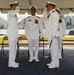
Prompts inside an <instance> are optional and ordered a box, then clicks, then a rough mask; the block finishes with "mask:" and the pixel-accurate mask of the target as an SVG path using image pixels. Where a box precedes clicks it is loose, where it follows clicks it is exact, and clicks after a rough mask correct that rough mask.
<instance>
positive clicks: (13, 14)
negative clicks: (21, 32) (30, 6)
mask: <svg viewBox="0 0 74 75" xmlns="http://www.w3.org/2000/svg"><path fill="white" fill-rule="evenodd" d="M18 3H19V2H17V1H15V2H12V3H10V7H11V10H9V11H8V14H7V18H8V29H7V35H8V40H9V62H8V67H13V68H18V67H19V63H16V62H15V58H16V51H17V50H16V46H17V39H18V17H17V13H18V12H19V9H20V7H19V6H18Z"/></svg>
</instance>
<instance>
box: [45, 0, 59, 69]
mask: <svg viewBox="0 0 74 75" xmlns="http://www.w3.org/2000/svg"><path fill="white" fill-rule="evenodd" d="M55 6H56V4H55V3H53V2H50V1H48V2H47V3H46V8H47V11H48V16H47V18H46V19H45V20H44V24H45V34H46V36H47V37H48V41H49V45H50V44H51V46H50V50H51V63H50V64H47V65H48V68H58V67H59V52H58V51H59V50H58V35H57V31H58V21H59V14H58V13H57V12H56V10H55Z"/></svg>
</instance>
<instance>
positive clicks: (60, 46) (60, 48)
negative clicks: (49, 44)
mask: <svg viewBox="0 0 74 75" xmlns="http://www.w3.org/2000/svg"><path fill="white" fill-rule="evenodd" d="M58 49H59V56H61V54H62V39H61V38H58Z"/></svg>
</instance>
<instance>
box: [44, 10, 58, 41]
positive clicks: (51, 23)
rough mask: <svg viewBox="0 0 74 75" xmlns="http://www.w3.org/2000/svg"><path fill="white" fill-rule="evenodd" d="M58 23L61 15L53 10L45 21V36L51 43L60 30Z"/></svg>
mask: <svg viewBox="0 0 74 75" xmlns="http://www.w3.org/2000/svg"><path fill="white" fill-rule="evenodd" d="M58 21H59V14H58V13H57V12H56V10H55V9H53V10H51V11H50V12H49V14H48V16H47V18H46V19H45V20H44V25H45V34H46V36H47V37H48V38H49V40H50V41H51V39H52V38H53V37H55V36H56V33H57V30H58Z"/></svg>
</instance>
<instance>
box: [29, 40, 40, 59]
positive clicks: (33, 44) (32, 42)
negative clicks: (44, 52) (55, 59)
mask: <svg viewBox="0 0 74 75" xmlns="http://www.w3.org/2000/svg"><path fill="white" fill-rule="evenodd" d="M28 42H29V53H30V59H33V58H35V59H37V58H38V46H39V39H28ZM33 47H34V53H33Z"/></svg>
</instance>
